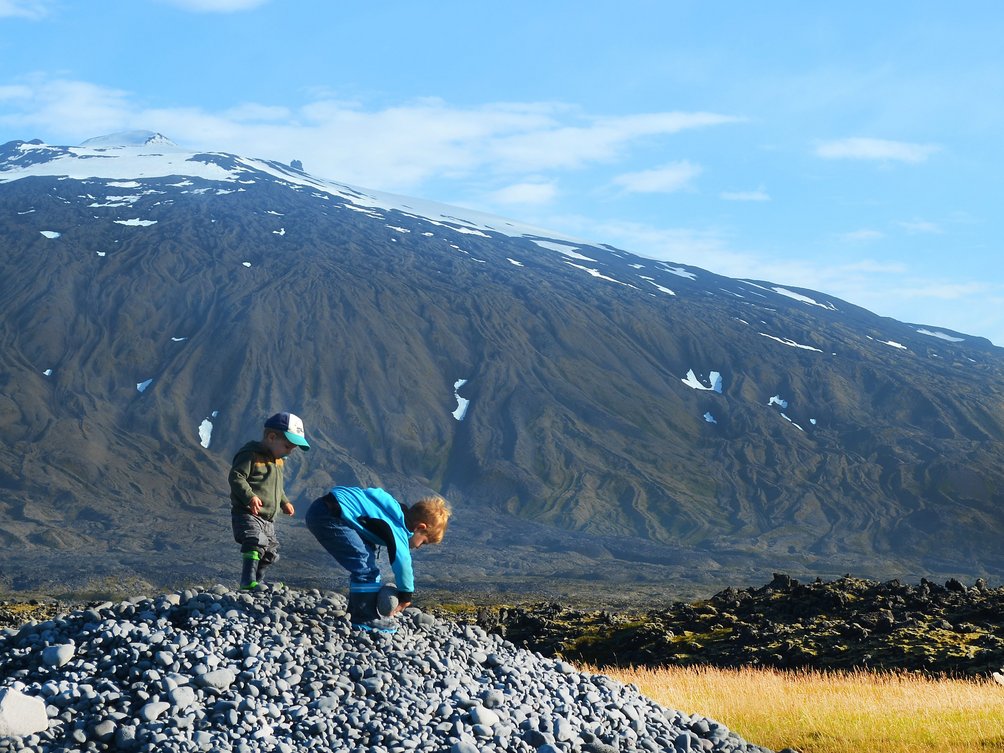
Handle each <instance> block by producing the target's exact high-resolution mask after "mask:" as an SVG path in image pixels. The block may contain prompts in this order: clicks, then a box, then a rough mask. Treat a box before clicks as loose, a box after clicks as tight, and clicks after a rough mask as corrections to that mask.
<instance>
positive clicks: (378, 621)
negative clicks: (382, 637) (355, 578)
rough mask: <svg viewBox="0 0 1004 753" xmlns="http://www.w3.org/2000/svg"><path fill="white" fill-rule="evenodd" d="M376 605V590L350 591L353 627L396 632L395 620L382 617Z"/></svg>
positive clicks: (350, 610) (350, 615)
mask: <svg viewBox="0 0 1004 753" xmlns="http://www.w3.org/2000/svg"><path fill="white" fill-rule="evenodd" d="M376 605H377V594H376V592H375V591H365V592H364V591H349V620H350V621H351V622H352V627H354V628H359V629H360V630H370V631H375V632H379V633H396V632H397V625H396V624H394V620H391V619H386V618H383V617H381V616H380V615H379V614H378V613H377V607H376Z"/></svg>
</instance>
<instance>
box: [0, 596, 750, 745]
mask: <svg viewBox="0 0 1004 753" xmlns="http://www.w3.org/2000/svg"><path fill="white" fill-rule="evenodd" d="M399 621H400V626H401V627H400V629H399V630H398V632H397V633H396V634H394V635H386V634H371V633H365V632H357V631H352V630H351V629H350V626H349V623H348V619H347V617H346V615H345V599H344V598H343V597H342V596H340V595H338V594H334V593H322V592H320V591H304V592H293V591H283V590H278V591H266V592H265V593H257V594H254V595H250V594H246V593H240V592H233V591H230V590H228V589H227V588H225V587H223V586H216V587H214V588H212V589H209V590H207V591H203V592H198V591H184V592H181V593H175V594H166V595H162V596H158V597H156V598H152V599H148V598H141V599H134V600H132V601H127V602H120V603H110V602H109V603H104V604H100V605H96V606H94V607H92V608H88V609H84V610H80V611H77V612H73V613H70V614H66V615H61V616H58V617H55V618H53V619H48V620H45V621H43V622H31V623H28V624H26V625H23V626H22V627H21V628H20V629H18V630H7V631H5V632H4V634H2V635H0V730H3V731H2V732H0V734H2V735H6V737H3V738H2V739H0V753H8V752H10V753H13V751H24V752H25V753H55V752H56V751H70V750H73V751H83V752H84V753H89V752H91V751H103V750H119V751H158V753H170V752H171V751H206V752H208V753H217V752H222V751H236V752H237V753H258V752H259V751H260V752H264V751H269V753H271V752H272V751H277V752H278V753H293V752H294V751H310V750H325V751H329V750H334V751H352V752H353V753H355V752H356V751H358V752H359V753H412V752H417V753H421V752H422V751H428V752H429V753H432V752H433V751H435V752H436V753H442V752H444V751H449V752H450V753H477V752H479V751H482V752H483V751H498V752H499V753H502V752H505V753H522V752H526V753H530V752H533V753H559V752H564V753H578V752H581V753H615V752H617V751H674V752H675V751H680V752H681V753H682V752H683V751H723V752H724V751H762V750H764V749H763V748H760V747H758V746H754V745H751V744H749V743H747V742H745V741H743V740H742V739H740V738H739V737H738V736H737V735H735V734H734V733H732V732H730V731H729V730H728V729H726V728H725V727H723V726H722V725H720V724H717V723H715V722H714V721H712V720H709V719H705V718H702V717H697V716H689V715H687V714H684V713H681V712H679V711H672V710H669V709H666V708H663V707H661V706H659V705H658V704H656V703H654V702H653V701H650V700H648V699H646V698H644V697H643V696H641V695H640V694H639V692H638V691H637V689H636V688H634V687H633V686H630V685H627V686H626V685H623V684H621V683H618V682H616V681H614V680H612V679H610V678H608V677H605V676H603V675H594V674H587V673H582V672H579V671H577V670H576V669H575V667H573V666H572V665H570V664H567V663H566V662H564V661H561V660H556V659H546V658H544V657H542V656H540V655H539V654H535V653H532V652H530V651H527V650H525V649H520V648H517V647H515V646H514V645H513V644H512V643H510V642H508V641H506V640H504V639H503V638H501V637H499V636H496V635H490V634H488V633H486V632H485V631H483V630H482V629H480V628H478V627H476V626H472V625H460V624H457V623H455V622H451V621H446V620H440V619H437V618H436V617H433V616H432V615H430V614H426V613H424V612H421V611H419V610H417V609H408V610H407V611H406V612H405V613H403V615H402V616H401V617H400V618H399ZM4 725H6V726H4Z"/></svg>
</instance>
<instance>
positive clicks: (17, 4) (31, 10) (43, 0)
mask: <svg viewBox="0 0 1004 753" xmlns="http://www.w3.org/2000/svg"><path fill="white" fill-rule="evenodd" d="M51 5H52V3H51V2H50V0H0V18H27V19H29V20H31V21H37V20H39V19H41V18H45V17H46V16H48V15H49V9H50V7H51Z"/></svg>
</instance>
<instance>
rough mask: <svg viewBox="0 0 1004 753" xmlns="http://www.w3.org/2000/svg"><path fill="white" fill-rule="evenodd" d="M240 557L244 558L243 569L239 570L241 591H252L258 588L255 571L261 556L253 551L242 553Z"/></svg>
mask: <svg viewBox="0 0 1004 753" xmlns="http://www.w3.org/2000/svg"><path fill="white" fill-rule="evenodd" d="M241 556H242V557H243V558H244V568H243V569H242V570H241V590H242V591H253V590H254V589H256V588H257V587H258V578H257V571H258V563H259V562H260V561H261V556H260V555H259V554H258V552H257V551H254V550H252V551H250V552H244V553H243V554H242V555H241Z"/></svg>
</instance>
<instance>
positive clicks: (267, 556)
mask: <svg viewBox="0 0 1004 753" xmlns="http://www.w3.org/2000/svg"><path fill="white" fill-rule="evenodd" d="M278 561H279V554H278V553H277V552H265V553H264V554H263V555H262V556H261V559H260V560H258V567H257V568H256V570H255V580H256V581H258V585H263V584H264V581H265V570H267V569H268V568H269V567H271V566H272V565H274V564H275V563H276V562H278ZM272 587H273V588H282V583H273V584H272Z"/></svg>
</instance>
